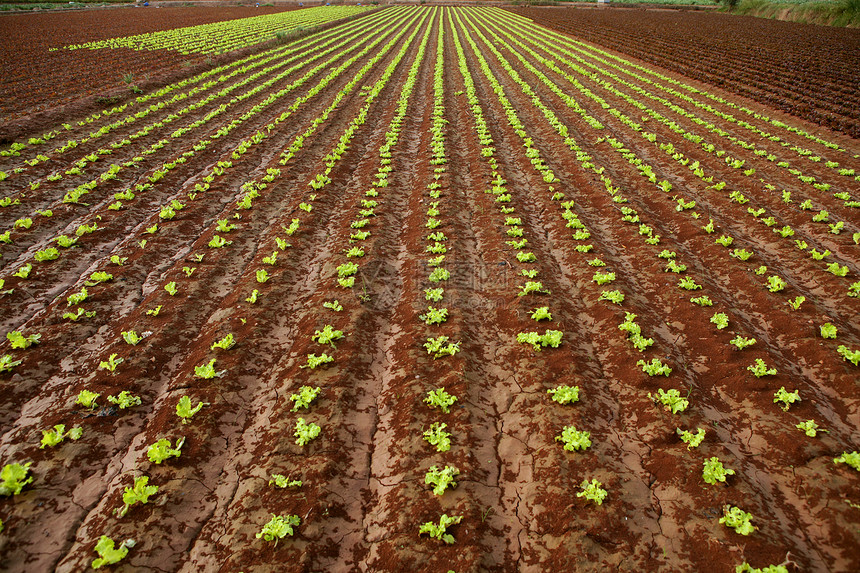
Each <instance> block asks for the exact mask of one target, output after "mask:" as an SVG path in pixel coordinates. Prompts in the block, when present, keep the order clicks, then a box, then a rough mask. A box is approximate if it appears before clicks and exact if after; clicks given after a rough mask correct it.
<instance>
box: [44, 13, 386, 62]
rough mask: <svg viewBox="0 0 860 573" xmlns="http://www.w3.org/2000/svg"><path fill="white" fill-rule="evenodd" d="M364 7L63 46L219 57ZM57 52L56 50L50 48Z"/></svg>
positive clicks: (165, 31) (268, 16)
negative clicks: (161, 51)
mask: <svg viewBox="0 0 860 573" xmlns="http://www.w3.org/2000/svg"><path fill="white" fill-rule="evenodd" d="M371 8H372V7H366V6H318V7H316V8H305V9H302V10H293V11H289V12H279V13H276V14H266V15H264V16H253V17H250V18H240V19H237V20H227V21H225V22H214V23H212V24H201V25H199V26H191V27H188V28H177V29H174V30H164V31H160V32H151V33H148V34H137V35H135V36H126V37H122V38H110V39H108V40H96V41H92V42H87V43H85V44H72V45H69V46H64V47H63V48H62V49H66V50H81V49H88V50H101V49H116V48H129V49H132V50H175V51H177V52H179V53H180V54H220V53H223V52H229V51H232V50H238V49H241V48H247V47H248V46H253V45H255V44H259V43H261V42H265V41H267V40H270V39H272V38H273V37H275V36H276V35H278V34H285V33H288V32H290V31H294V30H301V29H304V28H311V27H314V26H319V25H321V24H325V23H328V22H332V21H334V20H340V19H342V18H349V17H352V16H355V15H357V14H360V13H362V12H365V11H367V10H369V9H371ZM54 49H57V48H54Z"/></svg>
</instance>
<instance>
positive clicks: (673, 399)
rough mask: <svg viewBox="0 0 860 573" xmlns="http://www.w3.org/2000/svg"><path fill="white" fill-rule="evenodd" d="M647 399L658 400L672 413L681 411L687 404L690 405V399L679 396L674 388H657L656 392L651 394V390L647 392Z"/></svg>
mask: <svg viewBox="0 0 860 573" xmlns="http://www.w3.org/2000/svg"><path fill="white" fill-rule="evenodd" d="M648 399H649V400H654V401H655V402H660V403H661V404H663V406H665V408H666V409H667V410H670V411H671V412H672V413H673V414H677V413H678V412H683V411H684V410H686V409H687V406H689V405H690V401H689V400H687V399H686V398H681V393H680V392H679V391H678V390H675V389H674V388H673V389H671V390H668V391H666V390H663V389H662V388H659V389H658V390H657V394H651V392H648Z"/></svg>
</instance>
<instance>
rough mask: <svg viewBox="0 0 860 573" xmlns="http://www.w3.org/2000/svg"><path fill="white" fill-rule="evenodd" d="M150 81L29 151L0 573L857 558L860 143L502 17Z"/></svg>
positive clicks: (10, 275)
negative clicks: (122, 549)
mask: <svg viewBox="0 0 860 573" xmlns="http://www.w3.org/2000/svg"><path fill="white" fill-rule="evenodd" d="M148 97H150V98H151V99H147V100H145V101H142V102H132V103H130V104H129V105H128V106H125V107H118V108H116V109H114V110H111V111H110V113H108V114H104V115H103V114H98V116H91V117H90V118H86V119H81V120H80V121H76V122H75V123H72V124H70V126H69V127H70V128H69V129H65V128H62V127H60V126H56V129H57V130H58V132H57V133H53V131H51V132H49V133H46V134H44V137H43V138H42V139H46V141H44V142H39V141H38V140H36V141H33V142H29V143H28V142H27V141H26V140H25V141H24V143H25V144H26V145H23V146H21V145H19V146H15V147H13V148H7V154H6V155H5V156H3V157H0V172H2V173H4V174H5V177H4V178H3V180H2V181H0V197H4V198H5V199H2V201H0V204H4V205H5V206H3V207H2V208H0V241H3V243H2V249H0V252H2V259H0V278H2V279H3V281H4V282H3V284H2V286H0V289H2V290H3V294H2V297H3V302H4V304H3V306H2V314H0V323H2V326H3V328H4V331H5V332H18V333H20V336H15V335H13V336H12V337H11V338H10V339H9V341H8V342H4V348H3V349H0V359H2V356H3V355H8V356H9V358H6V359H2V360H3V362H2V368H3V370H4V372H3V373H2V374H0V376H2V378H0V383H2V388H3V394H2V395H3V400H2V401H0V428H2V435H0V464H2V465H4V466H5V465H8V464H13V463H18V464H30V465H29V466H25V467H27V469H28V476H29V477H32V482H31V483H29V482H28V483H25V484H24V485H23V487H22V488H21V491H20V493H18V494H17V495H14V496H12V495H7V496H3V497H0V520H2V522H3V527H4V529H3V532H2V534H0V568H2V569H3V570H9V571H23V570H54V569H56V570H58V571H78V570H84V569H86V568H87V567H88V566H89V565H90V564H91V563H92V561H93V559H95V558H96V557H97V554H96V553H95V551H94V548H95V546H96V543H97V542H98V541H99V540H100V538H101V536H103V535H104V536H108V537H110V538H111V539H112V540H113V541H114V542H115V543H116V544H117V546H119V544H120V543H121V542H122V541H123V540H126V539H133V540H134V541H135V545H134V546H133V547H132V548H131V549H130V551H128V554H127V556H125V557H124V559H123V560H122V561H121V562H120V565H119V566H118V567H117V568H118V569H120V570H129V571H131V570H134V571H150V570H151V571H154V570H168V571H201V570H205V571H222V570H223V571H240V570H243V571H268V570H278V571H281V570H285V571H418V570H420V571H441V572H445V571H449V570H453V571H457V572H458V573H461V572H466V571H536V572H537V571H573V570H595V569H600V570H604V569H606V570H654V569H666V570H679V571H680V570H690V571H698V570H705V569H712V570H716V571H734V569H735V567H736V566H738V565H741V564H742V563H745V562H748V563H750V564H751V565H752V566H754V567H764V566H766V565H769V564H780V563H783V564H785V565H786V566H787V568H788V570H790V571H852V570H857V569H858V568H860V544H858V524H860V509H858V507H860V498H858V494H857V492H858V491H860V487H858V485H860V473H858V471H857V470H856V469H855V468H852V467H849V465H850V464H849V462H851V460H852V458H851V457H850V456H848V457H844V458H843V457H840V456H842V455H843V454H844V453H849V454H850V452H856V451H857V450H858V449H860V431H858V427H860V410H858V407H860V400H858V387H857V384H858V373H860V368H858V366H857V364H856V362H858V361H860V312H858V308H860V298H858V295H860V278H858V274H860V259H858V249H860V247H858V245H857V242H858V240H860V234H858V233H860V224H858V220H860V218H858V215H857V213H858V201H860V180H858V176H860V160H859V159H858V153H860V144H858V143H857V141H856V140H853V139H850V138H848V137H846V136H844V135H842V134H833V133H830V132H826V131H824V130H816V131H815V132H814V133H815V135H813V133H812V132H811V131H810V130H811V129H812V128H811V127H810V125H809V124H806V123H804V122H801V121H799V120H796V119H790V118H786V116H784V115H781V114H779V113H778V112H775V111H773V110H771V109H768V108H764V107H762V106H760V105H756V104H751V103H749V102H747V101H742V100H741V99H740V98H738V97H736V96H735V95H733V94H731V93H727V92H723V91H719V90H716V89H712V88H708V87H705V86H703V85H701V84H695V85H693V84H691V81H690V80H688V79H686V78H684V77H681V76H677V75H672V74H669V73H668V72H665V71H663V70H659V69H656V68H653V67H645V66H643V65H642V64H641V63H639V62H634V61H631V60H628V59H626V58H625V57H623V56H620V55H618V54H617V53H615V52H607V51H605V50H603V49H602V48H599V47H596V46H594V45H590V44H585V43H583V42H581V41H579V40H577V39H575V38H573V37H569V36H565V35H561V34H558V33H555V32H552V31H550V30H548V29H546V28H543V27H540V26H536V25H534V24H533V23H531V22H530V21H529V20H527V19H524V18H522V17H519V16H515V15H512V14H511V13H509V12H505V11H502V10H497V9H451V8H444V9H443V8H435V9H424V8H403V7H395V8H386V9H384V10H380V11H377V12H374V13H371V14H368V15H366V16H364V17H362V18H359V19H356V20H354V21H352V22H351V23H347V24H343V25H341V26H339V27H338V28H334V29H332V30H328V31H324V32H321V33H319V34H317V35H314V36H311V37H309V38H305V39H303V40H302V41H300V42H297V43H295V44H289V45H285V46H283V47H280V48H278V49H276V50H273V51H270V52H263V53H260V54H256V55H253V56H249V57H247V58H245V59H243V60H241V61H237V62H235V63H233V64H230V65H227V66H224V67H223V68H219V69H217V70H215V71H213V72H211V73H207V74H202V75H200V76H195V77H193V78H189V79H188V81H186V82H184V83H182V84H181V85H177V86H175V87H173V88H171V89H169V90H167V91H163V92H162V93H161V94H160V95H148ZM37 135H40V134H33V136H34V137H35V136H37ZM12 150H15V151H14V152H13V151H12ZM15 154H17V155H15ZM692 299H695V302H693V300H692ZM832 333H835V336H836V338H835V339H834V338H830V336H831V334H832ZM35 335H39V337H38V338H36V337H35ZM825 335H826V336H827V337H825ZM138 338H139V340H138ZM752 339H755V341H754V342H752ZM231 342H233V344H232V345H231ZM28 343H29V347H27V348H18V347H23V346H28ZM216 343H219V344H217V345H216ZM744 347H745V348H744ZM739 348H743V349H739ZM17 361H21V362H20V364H14V363H15V362H17ZM660 369H663V373H662V374H661V373H659V372H658V370H660ZM649 370H650V373H649V372H647V371H649ZM303 387H306V389H305V390H304V392H302V390H301V389H302V388H303ZM316 388H319V392H318V394H317V395H316V397H315V398H314V399H312V400H311V399H310V396H311V395H312V394H313V391H314V389H316ZM780 388H782V389H783V390H786V391H787V392H785V393H783V394H779V393H778V391H779V390H780ZM440 389H443V390H444V391H445V392H444V393H441V392H439V390H440ZM82 391H88V392H93V393H97V394H99V396H98V398H96V400H95V402H94V404H92V405H91V406H88V405H87V404H86V402H87V400H86V394H83V395H82ZM123 391H125V392H127V393H129V394H126V395H125V397H126V399H127V402H128V404H120V402H122V400H121V397H122V396H123V395H122V394H121V392H123ZM550 391H551V392H550ZM672 391H674V392H672ZM795 391H796V392H797V394H796V397H795V398H792V396H793V395H794V394H793V393H794V392H795ZM431 392H433V393H434V394H433V395H435V396H437V398H439V397H441V398H444V397H445V395H446V394H447V395H449V396H453V397H456V401H453V402H450V400H449V401H447V402H446V401H445V400H444V399H440V400H436V401H437V402H440V403H437V404H436V405H433V402H434V400H433V399H432V396H433V395H431V394H429V393H431ZM303 394H304V395H305V396H306V397H307V398H308V399H307V400H306V403H305V404H303V398H302V395H303ZM775 394H777V397H782V398H783V400H782V401H780V400H775ZM184 396H188V397H189V398H190V400H191V405H197V404H199V403H203V404H204V405H203V406H202V408H201V409H199V411H197V412H196V413H193V414H191V413H190V412H188V411H185V410H183V409H182V408H179V409H178V408H177V405H178V404H179V403H180V399H181V398H182V397H184ZM553 396H555V398H556V400H553ZM134 397H139V398H140V402H139V403H135V400H134V399H133V398H134ZM563 397H567V403H562V402H564V401H565V400H562V398H563ZM660 397H663V398H664V401H665V402H666V405H664V404H663V403H661V401H660ZM111 398H112V399H111ZM797 398H799V401H798V400H797ZM792 400H794V401H792ZM685 401H686V404H685V403H684V402H685ZM121 405H128V407H126V408H123V407H121ZM180 413H181V414H184V417H182V416H180ZM810 420H811V421H813V422H814V424H812V425H810V424H809V423H808V421H810ZM56 424H64V425H65V428H63V432H61V433H65V431H68V430H70V429H71V428H73V427H81V428H82V436H81V437H80V438H79V439H77V440H73V439H72V436H69V437H66V438H65V440H64V441H62V442H61V443H59V444H56V445H53V446H46V447H44V448H41V447H40V445H41V444H42V443H43V442H44V439H43V435H44V433H45V431H47V430H48V429H50V428H52V427H53V426H54V425H56ZM798 424H805V425H802V426H801V428H798ZM313 425H317V426H319V434H318V436H316V437H313V434H314V432H313V429H314V426H313ZM816 426H817V427H818V432H817V435H815V436H811V435H807V434H805V430H809V429H810V428H812V429H814V428H815V427H816ZM699 430H701V431H702V433H703V434H704V439H703V440H702V441H701V443H700V444H699V445H697V446H693V445H692V444H691V445H689V447H688V444H686V443H684V441H682V439H681V436H680V434H681V431H688V432H690V433H691V434H694V435H695V434H697V433H698V431H699ZM811 433H813V434H815V432H814V431H813V432H811ZM563 437H567V438H568V439H566V440H563V439H562V438H563ZM162 439H167V440H169V441H170V444H169V445H170V446H172V449H174V450H177V451H175V452H173V453H172V455H171V453H170V452H167V453H166V456H167V457H166V459H165V460H163V461H161V460H158V461H159V463H156V460H157V458H156V457H154V453H155V450H154V449H153V448H152V446H153V445H154V444H156V443H157V442H158V441H159V440H162ZM446 441H448V443H447V444H446ZM446 446H447V447H446ZM168 449H170V448H168ZM177 454H178V455H177ZM715 458H716V461H719V462H721V463H722V464H724V469H726V470H731V472H728V473H726V474H724V475H722V476H720V475H719V472H718V471H716V470H715V469H713V468H712V469H711V471H708V472H704V474H705V475H707V476H711V475H717V476H718V477H716V478H714V481H715V483H714V484H709V483H707V482H706V481H705V479H704V476H703V468H706V467H707V466H708V464H709V463H710V464H712V465H713V464H714V463H715V462H713V461H712V460H714V459H715ZM837 458H838V459H839V460H840V463H834V460H835V459H837ZM843 459H844V460H845V461H844V462H843V461H841V460H843ZM854 463H856V462H854ZM446 466H447V467H448V468H455V469H456V471H453V469H452V470H449V477H452V478H453V481H454V482H455V483H456V486H454V485H453V484H451V485H449V486H448V487H447V489H446V487H445V483H444V482H437V485H438V484H439V483H441V485H440V486H439V487H438V488H437V489H439V490H440V491H438V492H437V493H434V491H433V485H434V484H433V483H431V482H432V480H431V481H428V475H432V472H430V470H431V469H434V468H435V469H436V470H443V469H445V468H446ZM276 475H280V476H282V477H283V479H282V480H278V479H277V478H275V476H276ZM140 477H146V478H148V483H149V485H150V486H157V487H158V491H157V492H156V493H154V494H153V495H152V496H151V498H150V499H149V501H148V503H145V504H144V503H133V504H131V505H129V506H127V512H125V513H123V511H122V508H123V507H124V504H125V503H128V499H127V500H126V501H125V502H124V499H123V498H124V492H125V491H126V490H127V488H128V489H129V490H130V489H131V487H132V485H133V484H134V482H135V480H136V479H138V478H140ZM719 477H722V478H723V480H724V481H720V479H719ZM591 480H597V481H598V482H600V486H602V488H603V489H604V490H605V492H606V497H605V499H602V500H600V498H599V496H598V497H597V498H596V499H594V498H592V499H591V500H590V498H589V497H586V496H585V493H586V492H585V491H584V486H585V484H586V483H593V482H592V481H591ZM21 481H26V480H25V479H24V478H22V479H21V480H19V483H20V482H21ZM296 481H301V484H300V485H299V484H297V483H294V482H296ZM279 482H280V483H279ZM595 485H596V484H595ZM281 486H284V487H281ZM6 487H7V489H9V487H11V488H12V489H14V487H12V486H6ZM0 491H3V490H0ZM6 493H11V492H8V491H7V492H6ZM597 500H600V501H602V503H599V504H598V503H597ZM733 507H734V508H740V510H743V511H745V512H749V513H750V514H751V515H752V520H751V526H752V527H753V528H754V529H753V530H750V529H748V528H747V529H746V530H745V529H744V527H743V524H742V523H739V524H738V526H737V530H736V529H734V528H732V527H729V525H731V522H729V523H723V522H721V519H722V520H723V521H724V522H725V521H727V520H726V519H725V516H726V514H727V513H728V514H729V515H733V514H735V513H737V512H736V511H735V510H732V509H731V508H733ZM273 515H274V516H284V517H286V516H294V520H293V523H294V524H295V523H297V525H294V526H293V534H292V535H291V536H290V535H287V536H285V537H284V538H282V539H280V540H279V541H277V542H275V541H274V540H271V541H268V540H266V539H264V538H261V537H263V535H262V533H263V531H262V530H263V528H264V525H265V524H266V523H267V522H269V520H270V519H272V518H273ZM443 515H445V516H450V517H454V518H455V519H454V522H453V523H451V524H449V525H448V527H447V531H445V532H444V534H447V535H451V536H453V537H452V538H450V539H447V541H449V542H450V543H447V542H446V540H445V538H444V537H443V532H437V533H438V538H433V537H431V536H429V535H427V534H426V533H424V534H419V531H420V529H422V524H425V523H429V522H434V523H435V524H437V525H438V524H439V522H440V518H441V517H442V516H443ZM457 518H460V519H459V520H458V519H457ZM742 521H743V520H741V522H742ZM425 529H429V528H425ZM430 533H431V534H432V533H434V532H432V531H431V532H430ZM742 533H743V534H742Z"/></svg>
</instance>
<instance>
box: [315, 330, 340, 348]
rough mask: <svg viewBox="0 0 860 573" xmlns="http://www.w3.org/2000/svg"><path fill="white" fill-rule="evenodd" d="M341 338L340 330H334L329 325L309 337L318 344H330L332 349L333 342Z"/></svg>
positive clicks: (333, 346)
mask: <svg viewBox="0 0 860 573" xmlns="http://www.w3.org/2000/svg"><path fill="white" fill-rule="evenodd" d="M341 338H343V331H342V330H335V329H334V328H332V326H331V325H330V324H326V325H325V326H324V327H323V329H322V330H317V331H316V332H314V334H313V336H311V340H314V341H316V342H319V343H320V344H331V347H332V348H336V346H335V344H334V341H335V340H340V339H341Z"/></svg>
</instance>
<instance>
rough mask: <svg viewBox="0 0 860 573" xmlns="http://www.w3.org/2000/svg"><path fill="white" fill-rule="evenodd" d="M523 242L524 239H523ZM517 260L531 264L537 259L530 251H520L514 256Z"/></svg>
mask: <svg viewBox="0 0 860 573" xmlns="http://www.w3.org/2000/svg"><path fill="white" fill-rule="evenodd" d="M523 240H525V239H523ZM516 257H517V260H518V261H519V262H521V263H533V262H535V261H536V260H537V257H536V256H535V254H534V253H532V252H531V251H520V252H518V253H517V254H516Z"/></svg>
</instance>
